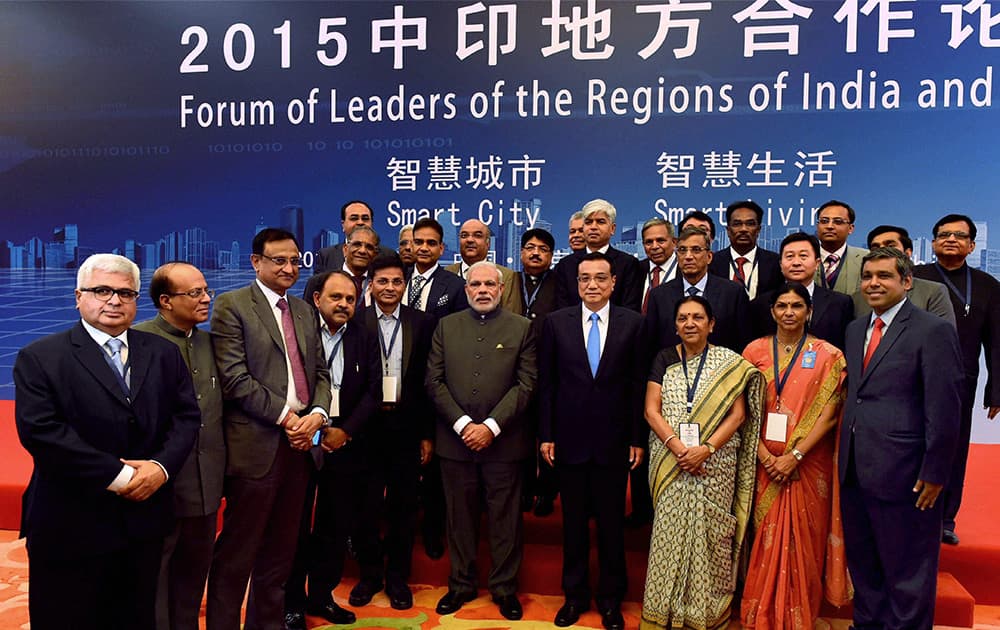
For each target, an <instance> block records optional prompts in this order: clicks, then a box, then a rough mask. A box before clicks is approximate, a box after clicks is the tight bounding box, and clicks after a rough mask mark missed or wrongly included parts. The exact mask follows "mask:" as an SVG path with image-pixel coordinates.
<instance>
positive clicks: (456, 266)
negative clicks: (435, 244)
mask: <svg viewBox="0 0 1000 630" xmlns="http://www.w3.org/2000/svg"><path fill="white" fill-rule="evenodd" d="M445 269H446V270H448V271H450V272H452V273H453V274H455V275H456V276H458V277H459V278H462V263H460V262H457V263H452V264H450V265H448V266H447V267H445ZM497 269H499V270H500V275H501V276H502V277H503V294H502V295H501V296H500V306H501V307H503V308H505V309H507V310H508V311H510V312H511V313H514V314H515V315H521V314H522V312H523V311H524V304H523V298H522V295H521V276H520V274H518V273H517V272H516V271H514V270H513V269H510V268H509V267H504V266H503V265H497ZM462 280H463V281H464V280H465V278H462Z"/></svg>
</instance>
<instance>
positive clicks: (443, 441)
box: [426, 261, 537, 620]
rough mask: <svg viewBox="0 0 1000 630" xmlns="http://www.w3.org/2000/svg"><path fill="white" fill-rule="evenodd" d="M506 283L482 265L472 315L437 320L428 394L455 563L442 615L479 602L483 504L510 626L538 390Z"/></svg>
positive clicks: (471, 283) (530, 343)
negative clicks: (506, 300) (530, 413)
mask: <svg viewBox="0 0 1000 630" xmlns="http://www.w3.org/2000/svg"><path fill="white" fill-rule="evenodd" d="M502 282H503V277H502V275H501V274H500V270H499V269H497V268H496V265H494V264H493V263H491V262H488V261H481V262H478V263H476V264H474V265H473V266H472V268H471V269H470V270H469V277H468V281H467V282H466V286H465V291H466V294H467V295H468V299H469V303H470V308H469V309H467V310H465V311H463V312H461V313H455V314H452V315H449V316H448V317H445V318H444V319H442V320H441V321H440V322H438V325H437V328H436V329H435V331H434V337H433V340H432V342H431V352H430V358H429V359H428V365H427V378H426V386H427V391H428V393H429V395H430V398H431V400H432V402H433V403H434V408H435V410H436V412H437V425H436V431H435V434H436V439H435V447H434V448H435V450H436V451H437V454H438V456H439V457H440V458H441V472H442V478H443V479H444V489H445V497H446V503H447V510H448V512H447V514H448V515H447V523H448V530H447V531H448V549H449V554H448V555H449V558H450V560H451V575H450V576H449V577H448V592H447V593H446V594H445V595H444V597H442V598H441V600H440V601H439V602H438V605H437V612H438V614H440V615H449V614H452V613H454V612H456V611H457V610H458V609H459V608H461V607H462V605H463V604H465V603H466V602H469V601H471V600H473V599H475V598H476V595H477V593H476V556H477V549H478V543H479V540H478V530H479V527H478V525H479V522H480V519H481V516H482V514H481V508H480V506H481V504H482V503H483V500H484V498H485V506H486V512H487V517H488V521H489V539H490V555H491V557H492V559H493V566H492V568H491V570H490V575H489V590H490V594H491V595H492V596H493V601H494V602H495V603H496V604H497V605H498V606H499V608H500V614H502V615H503V616H504V617H505V618H507V619H512V620H515V619H520V618H521V616H522V614H523V611H522V608H521V603H520V602H519V601H518V599H517V594H516V593H517V573H518V570H519V569H520V566H521V556H522V553H523V541H522V528H523V523H522V516H521V510H519V509H518V503H519V501H520V497H521V484H522V483H523V479H522V462H523V460H524V459H525V458H527V457H531V456H532V455H533V453H534V444H535V437H534V435H533V432H532V430H531V427H530V426H528V423H527V422H526V421H525V419H524V412H525V410H526V409H527V406H528V401H529V400H530V399H531V394H532V392H533V391H534V389H535V378H536V374H537V371H536V364H535V338H534V335H533V334H532V333H531V324H530V323H529V322H528V320H527V319H525V318H523V317H521V316H520V315H515V314H513V313H511V312H509V311H507V310H505V309H502V308H500V298H501V294H502V292H503V290H504V287H503V284H502Z"/></svg>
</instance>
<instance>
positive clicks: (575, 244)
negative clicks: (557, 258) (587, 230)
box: [569, 218, 587, 252]
mask: <svg viewBox="0 0 1000 630" xmlns="http://www.w3.org/2000/svg"><path fill="white" fill-rule="evenodd" d="M586 246H587V239H586V237H584V235H583V219H582V218H581V219H570V222H569V248H570V249H571V250H573V251H574V252H578V251H580V250H581V249H583V248H584V247H586Z"/></svg>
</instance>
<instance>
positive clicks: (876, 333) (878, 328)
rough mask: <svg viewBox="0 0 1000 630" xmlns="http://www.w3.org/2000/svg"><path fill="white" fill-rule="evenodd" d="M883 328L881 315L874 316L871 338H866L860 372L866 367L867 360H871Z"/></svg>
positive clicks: (880, 338)
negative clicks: (866, 348)
mask: <svg viewBox="0 0 1000 630" xmlns="http://www.w3.org/2000/svg"><path fill="white" fill-rule="evenodd" d="M883 328H885V322H884V321H882V318H881V317H876V318H875V328H874V330H872V336H871V339H869V340H868V351H867V352H865V360H864V363H862V365H861V371H862V372H864V371H865V370H867V369H868V362H869V361H871V360H872V355H873V354H875V348H878V344H879V342H880V341H882V329H883Z"/></svg>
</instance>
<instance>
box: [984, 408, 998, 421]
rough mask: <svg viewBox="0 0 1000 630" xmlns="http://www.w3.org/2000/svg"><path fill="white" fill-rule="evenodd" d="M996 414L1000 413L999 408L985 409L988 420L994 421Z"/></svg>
mask: <svg viewBox="0 0 1000 630" xmlns="http://www.w3.org/2000/svg"><path fill="white" fill-rule="evenodd" d="M998 413H1000V407H987V408H986V417H987V418H989V419H990V420H996V419H997V414H998Z"/></svg>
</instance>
